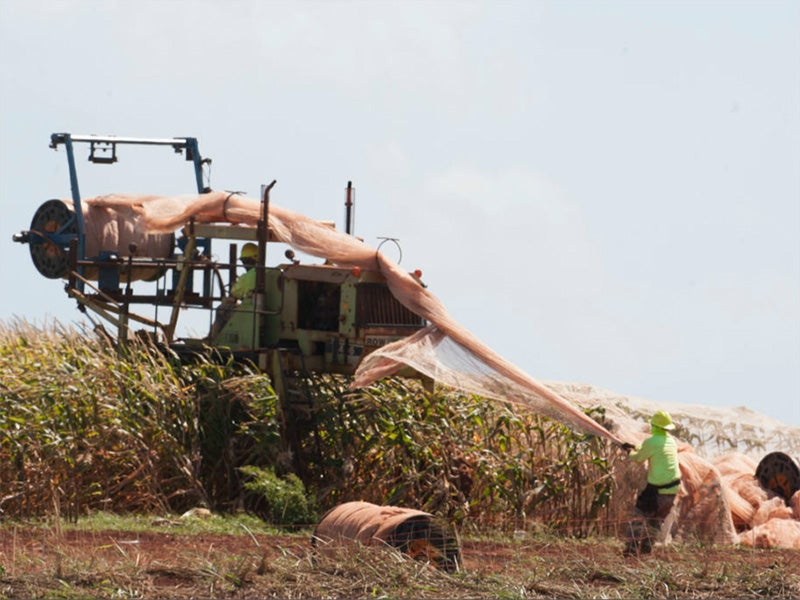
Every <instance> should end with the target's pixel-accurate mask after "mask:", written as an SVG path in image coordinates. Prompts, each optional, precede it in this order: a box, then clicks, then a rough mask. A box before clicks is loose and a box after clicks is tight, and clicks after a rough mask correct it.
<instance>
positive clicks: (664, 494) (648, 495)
mask: <svg viewBox="0 0 800 600" xmlns="http://www.w3.org/2000/svg"><path fill="white" fill-rule="evenodd" d="M674 429H675V424H674V423H673V422H672V417H671V416H670V414H669V413H668V412H667V411H665V410H658V411H656V412H655V413H653V416H652V417H650V433H651V435H650V437H649V438H647V439H646V440H644V441H643V442H642V443H641V445H640V446H638V447H634V446H632V445H630V444H625V445H624V446H623V447H624V448H625V449H626V450H628V451H630V452H631V453H630V458H631V460H633V461H635V462H645V461H647V485H646V486H645V488H644V489H643V490H642V491H641V492H640V493H639V495H638V497H637V498H636V507H635V508H634V519H633V520H632V521H631V523H630V527H629V531H628V540H627V543H626V546H625V554H626V555H631V554H642V553H647V552H650V551H651V549H652V543H653V541H655V540H656V539H657V538H658V536H659V534H660V530H661V525H662V524H663V522H664V520H665V519H666V518H667V517H668V516H669V514H670V512H671V511H672V509H673V506H674V504H675V496H676V494H677V493H678V490H679V489H680V484H681V471H680V465H679V464H678V444H677V442H676V441H675V438H673V437H672V436H671V435H670V433H669V432H670V431H673V430H674Z"/></svg>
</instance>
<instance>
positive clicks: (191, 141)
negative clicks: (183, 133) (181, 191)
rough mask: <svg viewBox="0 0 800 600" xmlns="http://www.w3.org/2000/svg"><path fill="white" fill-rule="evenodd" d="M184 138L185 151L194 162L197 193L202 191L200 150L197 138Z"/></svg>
mask: <svg viewBox="0 0 800 600" xmlns="http://www.w3.org/2000/svg"><path fill="white" fill-rule="evenodd" d="M185 139H186V152H187V153H188V156H190V157H191V158H192V162H193V163H194V178H195V182H196V183H197V193H198V194H202V193H203V187H204V186H203V158H202V157H201V156H200V150H199V148H198V147H197V138H185Z"/></svg>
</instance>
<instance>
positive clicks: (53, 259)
mask: <svg viewBox="0 0 800 600" xmlns="http://www.w3.org/2000/svg"><path fill="white" fill-rule="evenodd" d="M78 145H85V146H88V150H89V156H88V160H89V162H91V163H94V164H101V165H103V164H106V165H111V164H114V163H116V162H117V160H118V157H117V151H118V149H119V148H120V147H122V146H126V145H139V146H154V147H162V148H164V147H166V148H167V149H170V148H171V149H172V150H173V151H174V153H177V154H179V155H182V156H183V157H184V159H185V160H186V161H188V162H190V163H191V164H192V166H193V176H194V184H195V186H196V189H197V193H198V194H203V193H205V192H209V191H211V190H210V189H209V188H208V187H205V186H204V183H203V181H204V176H205V174H206V173H205V170H206V167H207V165H209V164H210V162H211V161H210V159H207V158H203V157H202V156H201V155H200V151H199V148H198V144H197V140H196V139H195V138H167V139H144V138H123V137H115V136H95V135H72V134H68V133H57V134H53V135H52V136H51V143H50V146H51V148H53V149H59V148H61V147H63V148H64V149H65V150H66V155H67V162H68V167H69V177H70V188H71V202H70V201H64V200H60V199H55V200H48V201H46V202H45V203H44V204H42V205H41V206H40V207H39V208H38V210H36V212H35V214H34V216H33V219H32V222H31V225H30V228H29V229H28V230H25V231H22V232H20V233H18V234H16V235H14V240H15V241H17V242H20V243H25V244H28V247H29V250H30V255H31V258H32V260H33V263H34V265H35V267H36V268H37V270H38V271H39V272H40V273H41V274H42V275H43V276H45V277H47V278H51V279H64V280H66V285H65V290H66V293H67V295H68V296H70V297H71V298H73V299H75V300H76V301H77V303H78V308H79V309H80V310H81V311H82V312H84V313H86V314H87V315H88V316H89V318H90V319H91V320H92V321H93V322H94V323H95V325H96V326H97V327H98V328H101V329H102V330H103V331H108V329H107V328H106V326H107V325H110V327H111V329H112V330H113V329H115V330H116V334H109V336H110V337H111V338H112V339H114V338H115V339H116V340H118V341H119V342H120V343H124V341H125V340H126V339H128V338H129V336H131V335H138V336H145V337H148V338H150V339H152V340H154V341H155V342H156V343H158V344H162V345H165V346H168V347H169V348H171V349H172V350H173V351H174V352H176V353H178V354H180V355H182V356H187V357H190V356H192V355H196V354H197V353H199V352H202V351H203V350H204V349H207V348H212V349H214V350H215V351H216V352H218V353H221V354H223V355H227V356H233V357H234V358H236V359H238V360H248V361H251V362H252V364H254V365H257V367H258V369H260V370H261V371H263V372H265V373H268V374H269V375H270V377H271V379H272V382H273V386H274V388H275V390H276V392H277V393H278V394H279V396H280V397H281V398H282V401H283V403H284V405H286V403H287V402H290V401H292V398H295V400H294V402H297V403H300V404H302V403H304V402H308V398H307V394H302V393H300V391H299V390H298V389H297V386H296V385H295V384H294V383H293V381H296V380H297V379H299V378H301V377H302V376H303V375H306V374H310V373H336V374H343V375H348V374H352V373H353V372H354V371H355V368H356V366H357V365H358V363H359V361H360V360H361V358H362V357H363V356H365V355H366V354H368V353H369V352H370V351H372V350H374V349H375V348H377V347H379V346H382V345H384V344H386V343H388V342H391V341H394V340H397V339H400V338H403V337H405V336H408V335H410V334H411V333H413V332H414V331H416V330H418V329H420V328H422V327H424V326H425V325H426V323H425V321H424V319H422V318H420V317H419V316H418V315H416V314H414V313H413V312H411V311H410V310H408V309H407V308H406V307H404V306H403V305H401V304H400V303H399V302H398V301H397V300H396V299H395V298H394V296H393V295H392V294H391V292H390V291H389V289H388V287H387V284H386V281H385V279H384V278H383V276H382V275H381V274H380V273H378V272H376V271H367V270H361V269H358V268H353V269H346V268H339V267H337V266H334V265H331V264H327V261H325V262H319V263H315V264H312V263H309V264H301V262H300V261H299V260H298V259H297V258H295V255H294V253H293V252H292V251H291V250H286V253H285V258H284V257H282V258H281V260H283V261H285V262H283V263H282V264H279V265H277V266H267V264H266V258H267V248H268V245H269V244H270V243H271V242H273V241H274V239H273V236H272V232H271V229H270V224H269V194H270V190H271V189H272V187H273V185H274V184H275V182H274V181H273V182H272V183H271V184H270V185H265V186H262V190H261V207H262V215H261V218H260V220H259V221H258V224H257V226H255V227H247V226H241V225H237V226H232V225H231V224H229V223H211V224H208V223H195V222H194V221H193V220H190V221H189V222H187V223H185V226H184V227H183V228H182V229H181V231H180V232H176V233H173V234H170V235H169V237H168V243H167V244H166V245H165V246H164V249H162V250H160V251H159V253H158V254H159V255H157V256H145V255H142V254H143V252H142V248H141V246H137V244H135V243H131V244H129V245H128V246H127V247H126V248H118V247H115V248H108V247H107V248H104V247H98V245H97V242H96V240H92V239H91V236H92V235H94V233H93V228H92V224H91V223H87V222H86V219H85V217H84V210H83V209H82V206H81V193H80V189H79V184H78V176H77V169H76V161H75V148H76V147H77V146H78ZM352 200H353V189H352V186H351V185H350V184H349V183H348V185H347V188H346V196H345V207H346V215H347V217H346V219H347V225H346V229H347V231H346V232H347V233H348V234H349V233H351V232H350V221H351V218H350V215H351V207H352V205H353V202H352ZM125 225H126V224H124V223H123V224H119V228H120V230H122V229H123V228H124V227H125ZM331 226H332V224H331ZM246 243H252V244H256V245H257V247H258V257H257V264H256V266H255V270H256V284H255V290H254V293H253V295H252V296H251V297H249V298H245V299H244V300H242V301H241V302H240V303H237V304H236V306H235V308H234V309H233V311H232V312H231V314H229V315H228V318H227V320H226V321H225V322H224V324H222V325H219V324H218V325H216V326H214V320H215V319H214V314H215V313H216V312H218V309H219V306H220V304H222V303H223V302H225V300H226V298H228V295H229V290H230V289H231V286H232V285H233V283H234V282H235V280H236V278H237V265H236V263H237V256H238V248H240V247H241V246H242V245H244V244H246ZM215 252H217V253H221V254H223V255H224V256H225V258H224V260H220V259H218V258H217V257H216V255H215ZM143 288H146V289H143ZM143 306H145V307H148V310H149V311H150V312H151V313H154V314H153V315H152V316H148V315H143V314H140V312H141V308H139V307H143ZM137 310H138V311H139V312H137ZM203 311H205V312H204V314H205V315H206V317H205V323H206V324H207V325H208V334H207V335H205V336H200V337H195V338H190V337H178V336H177V335H176V331H177V325H178V320H179V319H184V315H185V314H186V313H194V314H197V313H201V314H202V313H203ZM97 317H99V318H100V319H101V320H97ZM134 327H137V328H138V329H136V331H135V332H134Z"/></svg>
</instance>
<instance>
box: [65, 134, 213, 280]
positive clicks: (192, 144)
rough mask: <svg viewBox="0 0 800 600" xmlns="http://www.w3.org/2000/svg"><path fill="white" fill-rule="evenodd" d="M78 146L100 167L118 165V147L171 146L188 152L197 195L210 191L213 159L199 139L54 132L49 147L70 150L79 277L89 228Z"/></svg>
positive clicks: (187, 157) (177, 151)
mask: <svg viewBox="0 0 800 600" xmlns="http://www.w3.org/2000/svg"><path fill="white" fill-rule="evenodd" d="M75 143H85V144H89V146H90V152H89V161H90V162H94V163H100V164H112V163H115V162H117V144H131V145H140V146H171V147H172V148H173V149H174V150H175V152H176V153H178V154H180V153H182V152H185V156H186V160H191V161H192V162H193V164H194V174H195V182H196V184H197V193H198V194H202V193H203V192H204V191H207V190H206V189H205V188H204V186H203V164H204V163H206V162H210V159H203V158H202V157H201V156H200V150H199V147H198V144H197V138H193V137H187V138H130V137H117V136H100V135H73V134H71V133H54V134H52V135H51V136H50V147H51V148H53V149H54V150H57V149H58V147H59V146H60V145H62V144H63V145H64V147H65V148H66V151H67V163H68V165H69V182H70V190H71V193H72V202H73V205H74V207H75V223H76V225H77V230H78V235H77V248H76V250H77V261H78V265H79V266H78V274H79V275H81V276H82V275H83V270H84V268H83V266H81V261H83V260H85V259H86V228H85V224H84V222H83V210H82V207H81V194H80V188H79V186H78V171H77V168H76V166H75V151H74V144H75ZM109 152H110V154H109ZM69 225H71V223H65V224H64V225H63V226H62V228H61V229H62V230H64V229H66V228H67V227H68V226H69ZM51 239H52V241H53V242H55V243H57V244H58V245H59V246H61V247H64V246H65V245H66V244H65V243H64V242H66V243H68V242H69V241H70V240H66V239H63V238H62V237H60V236H58V234H56V235H53V236H51ZM76 283H77V288H78V291H81V292H82V291H83V282H82V281H81V280H78V281H77V282H76Z"/></svg>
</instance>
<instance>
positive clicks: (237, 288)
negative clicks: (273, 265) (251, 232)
mask: <svg viewBox="0 0 800 600" xmlns="http://www.w3.org/2000/svg"><path fill="white" fill-rule="evenodd" d="M239 260H240V261H242V264H243V265H244V266H245V267H246V268H247V272H246V273H245V274H244V275H242V276H241V277H239V278H238V279H237V280H236V282H235V283H234V284H233V285H232V286H231V296H233V297H234V298H236V299H238V300H242V299H244V298H247V297H248V296H251V295H252V294H253V290H255V289H256V270H255V269H254V268H253V267H255V266H256V263H257V262H258V246H256V245H255V244H253V243H252V242H247V243H246V244H245V245H244V246H242V249H241V251H240V252H239Z"/></svg>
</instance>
